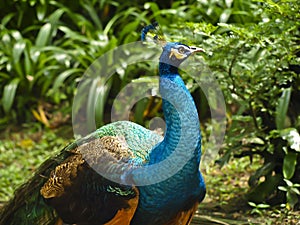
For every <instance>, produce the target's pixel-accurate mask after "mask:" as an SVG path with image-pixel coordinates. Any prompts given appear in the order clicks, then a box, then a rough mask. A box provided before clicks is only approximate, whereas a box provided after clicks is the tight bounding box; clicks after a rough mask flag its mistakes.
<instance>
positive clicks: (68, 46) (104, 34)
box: [0, 0, 300, 208]
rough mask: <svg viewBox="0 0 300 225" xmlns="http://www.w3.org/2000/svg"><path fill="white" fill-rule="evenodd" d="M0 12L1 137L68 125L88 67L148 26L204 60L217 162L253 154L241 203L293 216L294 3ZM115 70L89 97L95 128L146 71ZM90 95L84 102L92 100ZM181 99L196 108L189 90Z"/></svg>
mask: <svg viewBox="0 0 300 225" xmlns="http://www.w3.org/2000/svg"><path fill="white" fill-rule="evenodd" d="M0 5H4V6H5V7H1V8H2V9H1V12H0V19H1V24H0V40H1V42H0V56H1V57H0V118H1V119H0V126H1V127H2V128H6V127H7V125H8V124H10V125H11V124H21V123H22V124H24V123H25V124H26V123H27V124H28V123H31V122H33V121H36V120H37V121H39V122H40V123H42V124H43V126H45V127H50V128H53V127H59V126H60V125H61V123H64V122H68V121H69V117H70V114H71V110H72V101H73V97H74V94H75V93H76V86H77V84H78V83H79V82H80V78H81V76H82V74H83V73H84V72H85V70H86V69H87V68H88V67H89V66H90V64H91V63H92V62H93V61H94V60H95V59H97V58H98V57H99V56H101V55H103V54H104V53H105V52H107V51H109V50H110V49H113V48H115V47H117V46H119V45H121V44H125V43H130V42H133V41H137V40H139V35H140V34H139V33H140V30H141V28H142V27H143V26H144V25H145V24H148V23H149V22H150V21H153V20H156V21H158V23H159V24H160V26H161V27H162V30H163V31H164V32H165V33H167V34H168V35H169V36H168V38H170V39H172V38H174V39H176V40H188V42H189V43H188V44H193V45H198V46H201V47H203V48H204V49H205V50H206V52H207V53H209V54H206V55H203V57H204V58H205V62H206V63H207V64H208V66H209V68H210V71H211V72H212V74H211V75H212V76H214V77H216V79H217V80H218V82H219V85H220V87H221V89H222V91H223V94H224V97H225V102H226V106H227V113H226V118H227V127H226V136H225V141H224V144H223V147H222V149H221V152H220V159H219V160H218V163H219V164H220V165H224V164H226V162H228V161H229V159H230V158H231V157H240V158H241V157H250V159H251V158H253V157H254V155H259V157H260V158H261V160H262V165H261V167H260V168H258V169H257V170H256V172H255V173H253V175H252V176H251V177H250V179H249V186H250V188H249V194H248V196H247V197H248V199H249V201H250V202H252V203H251V204H252V205H253V206H255V205H256V204H258V203H260V202H265V203H268V204H280V203H285V204H286V207H287V208H294V207H295V206H296V205H297V203H299V202H298V201H299V196H300V191H299V187H300V135H299V131H300V102H299V100H298V99H299V97H300V77H299V73H300V67H299V62H300V58H299V56H300V52H299V46H300V41H299V37H300V27H299V25H300V14H299V11H300V7H299V5H300V4H299V1H297V0H290V1H273V0H268V1H260V0H255V1H250V0H247V1H242V0H224V1H214V0H198V1H193V0H190V1H189V0H182V1H164V2H162V1H153V2H146V1H141V0H139V1H135V2H132V1H124V2H118V1H110V0H107V1H106V0H103V1H95V0H81V1H55V0H52V1H48V0H27V1H26V0H16V1H8V0H0ZM141 54H142V53H141ZM111 63H113V62H111ZM125 67H126V65H124V68H125ZM124 68H123V69H122V70H119V71H118V72H117V73H116V74H115V75H114V76H113V77H112V78H111V80H110V82H108V84H107V86H106V89H105V90H106V92H105V93H103V92H100V93H99V95H100V97H101V99H102V100H103V102H102V104H99V107H100V109H98V110H97V112H98V114H97V123H98V124H99V125H101V124H103V123H106V122H108V120H107V116H106V115H107V114H109V113H110V112H109V110H110V109H109V108H110V107H107V105H110V104H111V100H112V99H113V98H114V97H115V96H116V94H117V93H118V92H119V90H121V88H122V87H124V86H125V85H126V83H128V82H130V81H131V80H132V79H134V78H138V77H141V76H145V75H148V74H151V72H149V71H153V67H151V65H150V64H147V63H142V65H140V64H139V65H133V66H130V67H128V68H127V70H124ZM187 79H190V78H187ZM92 88H94V90H93V89H92V90H91V91H90V93H93V92H94V93H96V92H97V90H96V89H97V87H96V86H92ZM191 90H192V91H193V95H194V96H198V97H197V98H199V99H203V93H202V92H201V91H200V90H199V88H191ZM199 95H200V97H199ZM90 97H91V98H93V99H95V98H94V96H90ZM94 101H96V100H94ZM154 101H159V100H157V99H154ZM216 101H217V100H216ZM202 103H203V104H202ZM204 103H205V101H204V102H202V101H201V103H199V106H198V107H199V108H200V111H202V112H205V113H202V117H203V118H202V120H203V121H205V123H203V130H204V142H205V141H207V140H205V137H206V135H205V133H206V132H207V133H209V130H210V126H215V124H213V121H211V120H210V119H209V112H208V109H207V108H206V107H207V105H206V103H205V104H204ZM158 105H159V104H158ZM148 107H149V102H148V101H146V102H144V101H143V102H142V103H139V105H138V106H136V107H134V109H133V111H134V112H133V116H132V119H133V120H136V121H138V122H139V123H145V121H147V120H149V119H150V118H151V117H153V116H156V115H159V114H160V108H159V107H155V108H154V110H152V112H150V113H149V112H148V113H146V116H145V117H143V118H141V116H138V115H143V113H144V114H145V111H147V110H148ZM54 141H55V140H54ZM208 146H209V145H208ZM205 151H207V152H209V149H208V148H207V149H205ZM0 166H1V165H0Z"/></svg>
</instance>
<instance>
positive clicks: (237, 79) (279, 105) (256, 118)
mask: <svg viewBox="0 0 300 225" xmlns="http://www.w3.org/2000/svg"><path fill="white" fill-rule="evenodd" d="M234 2H235V1H234ZM248 3H249V2H248ZM249 4H250V3H249ZM258 6H259V8H256V7H258ZM250 8H251V9H259V10H258V11H257V12H255V16H256V18H255V19H253V20H248V21H247V23H245V21H244V22H241V21H236V23H235V24H229V23H228V22H227V23H226V24H225V23H219V24H218V25H217V26H214V25H211V24H207V23H189V24H188V25H189V27H190V28H191V29H193V30H194V35H195V36H200V37H198V39H200V40H201V41H202V46H204V48H205V49H206V50H208V53H209V55H208V56H207V63H208V64H209V66H210V68H211V70H212V72H213V73H214V76H216V77H217V78H218V80H219V83H220V85H221V87H222V90H223V92H224V94H225V98H226V102H227V106H228V114H227V115H228V128H227V133H226V134H227V135H226V137H225V139H226V140H225V141H226V147H224V149H223V157H222V158H221V159H220V160H219V162H220V163H221V164H225V163H226V162H227V161H228V160H229V158H230V156H232V155H233V156H235V157H250V158H252V157H253V155H260V156H261V157H262V158H263V159H264V164H263V165H262V166H261V168H260V169H258V170H257V171H256V173H254V174H253V176H252V177H251V178H250V180H249V185H250V186H251V191H250V193H249V195H248V197H249V200H250V201H251V202H254V203H255V204H258V203H259V202H268V203H269V204H273V203H275V204H278V203H280V202H287V205H289V207H290V208H293V207H294V206H295V205H296V204H297V203H298V201H299V196H298V194H297V193H298V192H299V189H298V188H299V187H298V185H294V186H293V184H298V183H299V181H300V174H299V172H298V171H300V170H299V169H300V153H299V148H300V147H299V146H300V137H299V132H298V131H299V129H300V126H299V118H300V105H299V100H298V99H299V93H300V86H299V83H300V78H299V72H300V68H299V66H298V64H299V61H300V58H299V42H300V41H299V37H300V31H299V25H300V23H299V13H298V12H299V10H300V8H299V4H298V3H297V1H289V2H286V1H285V2H273V1H267V2H263V1H259V2H258V1H256V2H252V3H251V7H250ZM250 11H251V10H250ZM250 14H251V12H250ZM250 14H249V13H248V14H247V15H250ZM252 15H254V13H253V14H252ZM253 22H255V23H253ZM287 182H288V183H287ZM279 186H280V187H281V188H279ZM283 187H284V188H283ZM291 187H292V188H291ZM282 191H284V192H286V193H283V192H282Z"/></svg>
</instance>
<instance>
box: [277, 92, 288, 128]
mask: <svg viewBox="0 0 300 225" xmlns="http://www.w3.org/2000/svg"><path fill="white" fill-rule="evenodd" d="M290 97H291V88H286V89H284V90H283V92H282V94H281V97H280V98H279V100H278V105H277V107H276V127H277V129H279V130H281V129H283V128H284V126H285V119H286V113H287V110H288V106H289V103H290Z"/></svg>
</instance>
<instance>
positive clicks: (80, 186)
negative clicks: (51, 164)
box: [40, 136, 139, 225]
mask: <svg viewBox="0 0 300 225" xmlns="http://www.w3.org/2000/svg"><path fill="white" fill-rule="evenodd" d="M72 153H73V154H72V155H71V156H69V157H68V158H67V159H66V160H65V161H63V162H62V163H61V164H60V165H58V166H57V167H56V168H55V169H54V170H53V171H52V172H51V175H50V177H49V179H48V180H47V182H46V183H45V184H44V186H43V187H42V188H41V190H40V193H41V195H42V196H43V197H44V199H45V201H46V203H47V204H49V205H50V206H52V207H53V208H54V209H55V210H56V211H57V213H58V215H59V216H60V217H61V218H62V220H63V221H64V222H65V223H71V224H77V225H87V224H89V225H96V224H97V225H102V224H105V225H114V224H116V225H117V224H118V225H129V223H130V221H131V219H132V217H133V215H134V212H135V210H136V208H137V204H138V198H139V197H138V196H139V195H138V190H137V188H135V187H129V186H124V185H121V184H117V183H114V182H112V181H110V180H108V179H106V178H104V177H103V176H101V175H100V174H98V173H97V172H96V171H95V170H94V169H93V168H92V167H91V166H96V167H99V166H100V167H103V168H102V169H107V168H108V169H110V170H111V171H113V169H112V168H114V167H115V166H116V165H118V163H119V162H122V163H123V164H126V162H127V161H128V159H130V158H131V157H133V154H132V153H131V152H130V150H129V148H128V147H127V145H126V142H125V139H123V138H122V137H113V136H105V137H102V138H100V139H95V140H93V141H90V142H88V143H86V144H83V145H81V146H79V147H77V148H75V149H74V150H72Z"/></svg>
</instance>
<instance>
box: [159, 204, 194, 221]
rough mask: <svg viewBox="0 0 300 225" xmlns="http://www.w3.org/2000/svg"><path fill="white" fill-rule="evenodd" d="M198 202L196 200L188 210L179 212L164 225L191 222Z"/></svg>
mask: <svg viewBox="0 0 300 225" xmlns="http://www.w3.org/2000/svg"><path fill="white" fill-rule="evenodd" d="M198 204H199V203H198V202H196V203H195V204H194V205H193V206H192V207H191V208H190V209H189V210H185V211H181V212H179V213H178V214H177V215H176V216H175V217H174V219H172V220H171V221H169V222H168V223H167V224H165V225H189V224H190V223H191V222H192V219H193V215H194V214H195V212H196V211H197V209H198Z"/></svg>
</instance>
